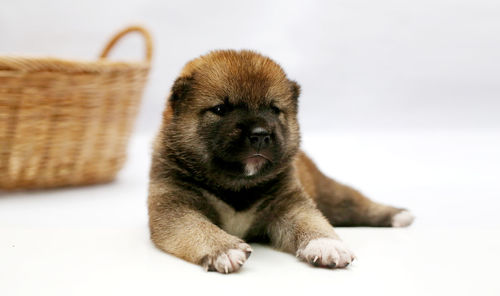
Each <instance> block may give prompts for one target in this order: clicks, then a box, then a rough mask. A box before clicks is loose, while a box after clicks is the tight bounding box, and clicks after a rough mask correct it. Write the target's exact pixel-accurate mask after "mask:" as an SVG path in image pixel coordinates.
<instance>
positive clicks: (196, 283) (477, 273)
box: [0, 0, 500, 296]
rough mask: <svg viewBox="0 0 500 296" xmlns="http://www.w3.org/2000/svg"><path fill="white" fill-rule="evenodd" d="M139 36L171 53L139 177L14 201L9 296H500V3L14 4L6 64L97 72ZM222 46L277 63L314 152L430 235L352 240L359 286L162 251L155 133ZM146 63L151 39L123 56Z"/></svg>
mask: <svg viewBox="0 0 500 296" xmlns="http://www.w3.org/2000/svg"><path fill="white" fill-rule="evenodd" d="M137 23H139V24H143V25H145V26H146V27H148V28H149V29H150V30H151V32H152V33H153V36H154V38H155V53H154V63H153V69H152V72H151V76H150V81H149V83H148V85H147V88H146V90H145V95H144V99H143V104H142V107H141V112H140V114H139V118H138V122H137V125H136V129H135V132H134V134H133V137H132V139H131V143H132V145H131V146H130V151H129V160H128V162H127V165H126V167H125V169H124V170H123V171H122V172H121V173H120V175H119V177H118V178H117V180H116V182H114V183H112V184H108V185H100V186H95V187H85V188H75V189H59V190H49V191H30V192H15V193H11V192H0V294H1V295H9V296H10V295H35V294H36V295H43V294H45V295H58V294H60V295H68V294H72V295H76V294H79V295H103V294H115V295H116V294H131V295H138V294H168V295H170V294H172V295H177V294H178V295H180V294H187V293H188V292H196V293H198V294H203V295H205V294H209V295H210V294H217V295H221V294H222V295H225V294H227V293H238V294H243V295H247V294H251V295H255V294H262V293H263V292H266V291H267V292H269V293H274V294H282V293H283V292H287V293H289V292H296V293H300V294H304V293H329V294H330V293H331V294H333V293H338V294H339V293H344V294H355V295H357V294H367V293H370V294H372V295H378V294H384V295H387V294H393V295H400V294H405V295H424V294H425V295H433V294H434V295H447V294H454V295H458V294H462V295H471V294H478V295H498V294H499V293H500V290H499V286H498V285H497V284H496V282H497V280H496V277H497V274H498V271H497V267H498V266H499V264H500V256H499V253H498V250H499V249H500V239H499V237H500V219H499V218H498V212H499V210H500V153H499V151H500V2H498V1H494V0H478V1H472V0H470V1H460V0H457V1H446V0H435V1H430V0H422V1H406V0H400V1H389V0H381V1H368V0H350V1H152V0H142V1H133V0H122V1H96V0H87V1H79V2H76V1H75V2H72V1H62V0H55V1H40V0H38V1H36V0H31V1H28V0H0V53H1V54H4V53H11V54H18V55H19V54H27V55H37V56H40V55H42V56H47V55H49V56H57V57H65V58H76V59H88V60H91V59H94V58H96V57H97V56H98V55H99V52H100V50H101V49H102V47H103V46H104V44H105V42H106V41H107V39H108V38H109V37H110V36H111V35H112V34H113V33H114V32H115V31H117V30H119V29H121V28H123V27H124V26H126V25H127V24H137ZM218 48H237V49H238V48H250V49H255V50H257V51H259V52H262V53H264V54H266V55H269V56H270V57H272V58H273V59H275V60H276V61H278V62H279V63H280V64H281V65H282V66H283V67H284V68H285V70H286V71H287V73H288V74H289V76H290V78H292V79H294V80H296V81H298V82H299V84H301V86H302V96H301V101H300V108H301V109H300V121H301V125H302V132H303V135H304V137H303V147H304V149H305V150H306V151H308V152H309V154H310V155H311V156H312V157H313V158H314V159H315V160H317V162H318V164H319V166H320V167H321V168H322V169H323V170H324V171H325V172H327V173H328V174H329V175H331V176H333V177H335V178H337V179H338V180H340V181H343V182H346V183H348V184H353V185H354V186H355V187H357V188H359V189H361V191H363V192H364V193H366V194H367V195H369V196H370V197H373V198H374V199H376V200H378V201H381V202H384V203H388V204H394V205H398V206H403V207H407V208H409V209H410V210H412V211H413V212H414V213H415V215H416V216H417V220H416V222H415V225H413V226H412V227H411V228H409V229H397V230H396V229H372V228H356V229H351V228H343V229H339V233H340V234H341V236H342V237H343V238H344V240H345V241H346V242H347V243H348V244H349V245H351V247H352V248H353V250H354V251H355V252H356V254H357V255H358V259H359V260H358V261H357V262H355V264H354V265H353V266H352V267H351V268H349V269H348V270H346V271H333V272H332V271H329V270H317V269H316V270H315V269H312V268H309V267H307V266H306V265H305V264H301V263H300V262H297V260H296V259H295V258H294V257H293V256H289V255H287V254H283V253H280V252H277V251H273V250H271V249H270V248H267V247H264V246H258V245H253V247H254V250H255V252H254V254H253V255H252V256H251V257H250V260H249V261H248V262H247V264H246V265H245V267H244V268H243V270H242V271H241V272H240V273H238V274H236V275H233V276H230V277H223V276H219V275H217V274H214V273H210V274H206V273H204V272H202V270H201V268H199V267H197V266H193V265H190V264H187V263H185V262H183V261H181V260H178V259H176V258H174V257H172V256H168V255H165V254H163V253H162V252H160V251H158V250H156V249H155V248H154V247H152V245H151V243H150V242H149V239H148V231H147V212H146V196H147V182H148V179H147V171H148V167H149V153H150V145H151V141H152V137H153V133H154V132H156V130H157V128H158V125H159V121H160V116H161V112H162V110H163V107H164V104H165V99H166V96H167V93H168V91H169V88H170V86H171V84H172V82H173V80H174V79H175V77H176V76H177V74H178V72H179V71H180V69H181V68H182V66H183V65H184V64H185V63H186V62H187V61H188V60H190V59H192V58H194V57H196V56H199V55H201V54H203V53H206V52H207V51H209V50H212V49H218ZM142 54H143V52H142V45H141V41H140V39H139V38H137V37H135V38H134V37H131V38H130V39H128V40H124V42H123V43H122V44H120V46H119V48H117V50H116V51H114V52H113V53H112V55H113V56H114V57H115V58H116V59H130V58H134V59H135V58H140V57H142ZM172 290H173V291H174V293H172Z"/></svg>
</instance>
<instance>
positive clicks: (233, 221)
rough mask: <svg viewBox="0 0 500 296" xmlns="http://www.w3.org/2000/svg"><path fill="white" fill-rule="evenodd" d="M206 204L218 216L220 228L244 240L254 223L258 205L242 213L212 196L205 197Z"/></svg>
mask: <svg viewBox="0 0 500 296" xmlns="http://www.w3.org/2000/svg"><path fill="white" fill-rule="evenodd" d="M207 198H208V202H209V203H210V205H212V207H213V208H214V209H215V211H216V212H217V214H218V216H219V222H220V227H221V228H222V229H223V230H224V231H226V232H227V233H229V234H232V235H234V236H237V237H240V238H244V237H245V235H246V234H247V233H248V231H249V230H250V229H251V227H252V225H253V224H254V222H255V219H256V214H257V207H258V204H260V203H256V204H255V205H253V206H251V207H250V208H248V209H245V210H244V211H235V210H234V209H233V208H232V207H231V206H229V205H228V204H227V203H225V202H224V201H222V200H220V199H218V198H217V197H215V196H213V195H207Z"/></svg>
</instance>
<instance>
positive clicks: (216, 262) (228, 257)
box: [202, 243, 252, 274]
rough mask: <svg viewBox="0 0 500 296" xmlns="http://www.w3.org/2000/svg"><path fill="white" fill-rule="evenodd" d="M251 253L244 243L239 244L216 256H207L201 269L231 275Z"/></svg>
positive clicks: (250, 249)
mask: <svg viewBox="0 0 500 296" xmlns="http://www.w3.org/2000/svg"><path fill="white" fill-rule="evenodd" d="M251 253H252V248H251V247H250V246H249V245H248V244H245V243H240V244H239V245H238V247H237V248H234V249H229V250H227V251H225V252H221V253H219V255H216V256H208V257H207V258H206V259H205V260H204V262H203V264H202V265H203V267H204V268H205V270H207V271H209V270H210V271H218V272H220V273H226V274H227V273H231V272H236V271H238V270H239V269H240V268H241V266H243V264H244V263H245V261H246V260H247V259H248V257H249V256H250V254H251Z"/></svg>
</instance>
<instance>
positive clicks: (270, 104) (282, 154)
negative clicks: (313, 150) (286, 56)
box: [165, 51, 300, 185]
mask: <svg viewBox="0 0 500 296" xmlns="http://www.w3.org/2000/svg"><path fill="white" fill-rule="evenodd" d="M299 92H300V89H299V86H298V85H297V84H296V83H295V82H293V81H291V80H289V79H288V78H287V77H286V74H285V73H284V71H283V69H282V68H281V67H280V66H279V65H278V64H276V63H275V62H273V61H272V60H271V59H269V58H267V57H264V56H262V55H260V54H257V53H255V52H251V51H215V52H211V53H209V54H207V55H205V56H201V57H199V58H197V59H195V60H193V61H191V62H189V63H188V64H187V65H186V66H185V67H184V69H183V70H182V72H181V75H180V77H179V78H178V79H177V80H176V81H175V83H174V86H173V87H172V91H171V96H170V101H169V108H170V109H171V110H170V112H167V113H168V114H169V116H168V117H169V118H168V129H169V130H170V131H171V132H169V133H168V137H170V138H171V139H169V140H170V143H171V144H170V145H171V146H172V148H173V149H172V151H173V152H174V153H175V154H176V157H177V158H178V159H179V160H180V161H182V162H183V163H184V165H185V166H186V167H188V168H190V169H192V170H193V171H196V173H197V174H203V175H204V176H205V178H210V179H211V180H212V181H214V182H216V183H218V184H220V185H231V184H232V185H236V184H239V185H245V184H250V183H254V184H255V183H256V182H259V181H260V180H264V179H269V178H272V177H273V176H274V175H276V174H277V173H279V172H280V171H282V170H283V169H284V168H286V167H287V166H288V165H289V164H290V162H291V161H292V157H293V156H294V155H295V154H296V152H297V150H298V147H299V127H298V123H297V106H298V104H297V99H298V96H299ZM165 120H167V119H165Z"/></svg>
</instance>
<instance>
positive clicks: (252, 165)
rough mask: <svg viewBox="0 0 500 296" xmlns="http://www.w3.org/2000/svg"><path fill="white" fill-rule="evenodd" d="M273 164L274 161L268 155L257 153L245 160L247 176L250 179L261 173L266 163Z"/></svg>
mask: <svg viewBox="0 0 500 296" xmlns="http://www.w3.org/2000/svg"><path fill="white" fill-rule="evenodd" d="M268 162H269V163H272V162H273V161H272V160H271V159H270V158H269V157H268V156H266V155H264V154H261V153H255V154H253V155H251V156H249V157H247V158H245V160H244V164H245V175H246V176H248V177H250V176H253V175H255V174H256V173H257V172H259V171H260V170H261V169H262V168H263V167H264V166H265V165H266V163H268Z"/></svg>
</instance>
